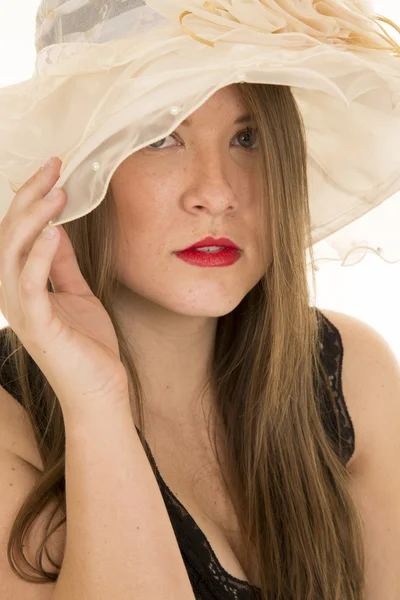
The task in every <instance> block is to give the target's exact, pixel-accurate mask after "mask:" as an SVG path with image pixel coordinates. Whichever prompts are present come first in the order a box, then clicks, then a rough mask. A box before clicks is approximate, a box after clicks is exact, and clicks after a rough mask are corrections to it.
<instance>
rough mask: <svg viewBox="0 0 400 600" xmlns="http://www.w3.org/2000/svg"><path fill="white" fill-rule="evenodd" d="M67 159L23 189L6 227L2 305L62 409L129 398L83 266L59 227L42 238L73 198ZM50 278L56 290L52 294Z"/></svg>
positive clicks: (0, 229) (1, 230)
mask: <svg viewBox="0 0 400 600" xmlns="http://www.w3.org/2000/svg"><path fill="white" fill-rule="evenodd" d="M60 168H61V161H60V159H58V158H56V159H54V160H53V164H52V166H51V167H50V168H48V169H45V170H40V171H38V172H37V173H36V174H35V175H33V177H31V179H29V180H28V181H27V182H26V183H25V184H24V185H23V186H22V187H21V189H20V190H19V191H18V193H17V194H16V196H15V197H14V199H13V202H12V204H11V206H10V208H9V210H8V212H7V214H6V216H5V217H4V219H3V221H2V222H1V223H0V281H1V290H0V308H1V310H2V312H3V314H4V316H5V318H6V319H7V321H8V323H9V325H10V327H11V328H12V329H13V331H15V333H16V334H17V335H18V337H19V339H20V340H21V342H22V344H23V345H24V347H25V348H26V350H27V351H28V352H29V354H30V355H31V356H32V358H33V359H34V361H35V362H36V363H37V365H38V366H39V367H40V369H41V370H42V372H43V374H44V375H45V377H46V378H47V380H48V381H49V383H50V385H51V386H52V388H53V390H54V392H55V393H56V395H57V397H58V399H59V401H60V403H61V406H62V408H63V411H65V410H68V411H69V412H70V411H71V410H72V411H75V410H76V411H78V412H79V410H82V409H83V408H86V407H87V406H90V403H92V404H93V403H94V405H95V404H96V401H97V402H100V401H106V402H107V401H110V402H111V401H113V400H114V399H117V398H120V397H123V396H126V398H127V399H128V392H127V390H128V383H127V374H126V370H125V368H124V366H123V364H122V362H121V360H120V356H119V347H118V340H117V336H116V333H115V330H114V327H113V325H112V322H111V320H110V317H109V315H108V313H107V311H106V310H105V308H104V307H103V305H102V304H101V302H100V301H99V300H98V298H96V296H94V294H93V293H92V291H91V289H90V288H89V285H88V284H87V282H86V281H85V279H84V278H83V276H82V273H81V271H80V269H79V267H78V263H77V260H76V256H75V253H74V250H73V248H72V244H71V241H70V239H69V237H68V236H67V234H66V232H65V230H64V228H63V227H62V226H61V225H60V226H58V227H52V228H51V229H52V230H53V231H54V232H55V237H53V238H50V239H46V238H45V237H42V236H41V232H42V230H43V228H44V227H45V226H46V225H47V223H48V221H49V220H51V219H52V218H53V217H55V215H57V214H58V213H59V212H60V211H61V210H62V208H63V207H64V205H65V202H66V201H67V197H66V193H65V191H64V190H62V189H60V190H59V192H58V195H57V197H56V198H55V199H49V198H47V197H45V196H46V194H47V193H48V192H49V191H50V190H51V189H52V187H53V186H54V185H55V183H56V182H57V180H58V178H59V177H60ZM49 278H50V280H51V283H52V285H53V289H54V290H55V293H50V292H48V290H47V281H48V279H49Z"/></svg>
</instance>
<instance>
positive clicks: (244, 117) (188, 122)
mask: <svg viewBox="0 0 400 600" xmlns="http://www.w3.org/2000/svg"><path fill="white" fill-rule="evenodd" d="M251 121H254V117H252V116H251V115H242V116H241V117H238V118H237V119H236V121H235V122H234V125H238V124H239V123H250V122H251ZM191 124H192V120H191V119H190V118H187V119H185V120H184V121H182V123H181V125H184V126H185V127H190V126H191Z"/></svg>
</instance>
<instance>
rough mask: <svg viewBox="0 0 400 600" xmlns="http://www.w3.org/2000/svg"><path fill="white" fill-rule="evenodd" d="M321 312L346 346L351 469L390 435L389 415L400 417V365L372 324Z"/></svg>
mask: <svg viewBox="0 0 400 600" xmlns="http://www.w3.org/2000/svg"><path fill="white" fill-rule="evenodd" d="M320 310H321V309H320ZM321 312H322V313H323V314H324V315H325V316H326V318H327V319H329V321H330V322H331V323H332V324H333V325H334V326H335V327H336V329H337V330H338V331H339V333H340V336H341V339H342V344H343V370H342V390H343V396H344V399H345V402H346V406H347V408H348V411H349V414H350V417H351V419H352V422H353V426H354V430H355V452H354V454H353V456H352V459H351V461H350V462H349V464H348V468H349V469H350V468H351V467H352V466H353V465H356V464H357V463H358V462H359V461H361V460H362V457H364V456H367V455H369V454H370V453H371V452H373V451H374V447H375V446H377V445H379V443H380V442H379V439H381V438H383V437H385V436H386V435H389V434H390V430H391V418H390V417H389V415H391V414H392V413H393V412H394V413H396V414H397V415H399V416H400V413H399V410H398V406H399V405H400V365H399V361H398V359H397V357H396V355H395V353H394V351H393V350H392V348H391V347H390V345H389V344H388V342H387V341H386V340H385V338H384V337H383V336H382V335H381V334H380V333H379V332H378V331H377V330H375V329H374V328H373V327H372V326H371V325H369V324H368V323H366V322H364V321H362V320H360V319H358V318H356V317H353V316H351V315H347V314H344V313H340V312H336V311H332V310H326V309H322V310H321ZM392 417H393V414H392ZM398 426H399V427H400V423H398ZM397 435H398V433H397ZM376 450H378V449H377V448H376Z"/></svg>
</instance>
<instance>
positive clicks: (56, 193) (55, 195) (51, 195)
mask: <svg viewBox="0 0 400 600" xmlns="http://www.w3.org/2000/svg"><path fill="white" fill-rule="evenodd" d="M59 196H60V188H56V187H55V188H53V189H52V190H51V192H49V193H48V194H47V196H46V198H47V199H48V200H57V198H59Z"/></svg>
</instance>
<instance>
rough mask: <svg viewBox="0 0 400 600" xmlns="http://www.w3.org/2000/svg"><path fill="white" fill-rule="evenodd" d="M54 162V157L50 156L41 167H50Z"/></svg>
mask: <svg viewBox="0 0 400 600" xmlns="http://www.w3.org/2000/svg"><path fill="white" fill-rule="evenodd" d="M53 164H54V158H50V159H49V160H48V161H47V163H46V164H45V165H44V167H43V169H51V167H52V166H53Z"/></svg>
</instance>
